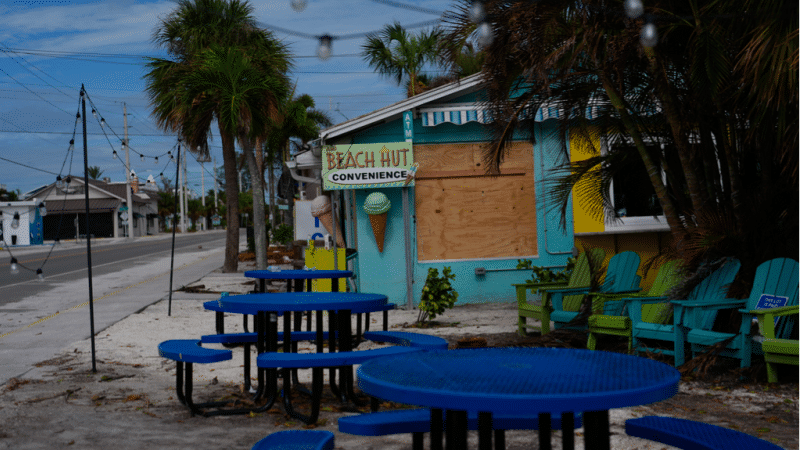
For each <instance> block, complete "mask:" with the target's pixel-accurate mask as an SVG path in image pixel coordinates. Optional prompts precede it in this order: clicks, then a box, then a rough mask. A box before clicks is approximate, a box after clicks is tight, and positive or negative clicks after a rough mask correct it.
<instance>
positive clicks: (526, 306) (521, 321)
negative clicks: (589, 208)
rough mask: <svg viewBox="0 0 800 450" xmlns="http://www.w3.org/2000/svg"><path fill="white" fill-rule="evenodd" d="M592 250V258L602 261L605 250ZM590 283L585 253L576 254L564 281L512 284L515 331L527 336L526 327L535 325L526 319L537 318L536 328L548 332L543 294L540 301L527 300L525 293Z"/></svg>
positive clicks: (548, 324)
mask: <svg viewBox="0 0 800 450" xmlns="http://www.w3.org/2000/svg"><path fill="white" fill-rule="evenodd" d="M590 251H591V252H592V259H594V260H595V261H602V260H603V258H604V257H605V251H604V250H603V249H601V248H595V249H592V250H590ZM590 284H591V271H590V270H589V261H588V257H587V255H586V253H585V252H584V253H581V254H580V255H578V259H577V260H576V261H575V268H574V269H573V270H572V274H571V275H570V277H569V280H568V281H567V282H566V283H523V284H514V285H512V286H514V288H515V289H516V291H517V309H518V311H519V318H518V320H517V332H518V333H519V335H520V336H527V334H528V332H527V329H528V328H532V329H534V330H535V329H536V326H535V325H528V323H527V319H529V318H530V319H537V320H540V321H541V323H542V324H541V327H540V328H539V329H538V330H539V331H540V332H541V334H542V335H545V334H547V333H549V332H550V309H549V306H546V305H547V302H546V301H545V300H546V298H545V295H544V294H542V301H541V302H540V303H533V302H528V299H527V293H528V291H531V292H532V293H534V294H535V293H542V292H543V291H542V289H545V288H554V287H586V286H589V285H590Z"/></svg>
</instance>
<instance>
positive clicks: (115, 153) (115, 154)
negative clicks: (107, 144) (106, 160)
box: [111, 150, 118, 159]
mask: <svg viewBox="0 0 800 450" xmlns="http://www.w3.org/2000/svg"><path fill="white" fill-rule="evenodd" d="M111 156H113V157H114V159H117V157H118V155H117V151H116V150H114V152H113V153H111Z"/></svg>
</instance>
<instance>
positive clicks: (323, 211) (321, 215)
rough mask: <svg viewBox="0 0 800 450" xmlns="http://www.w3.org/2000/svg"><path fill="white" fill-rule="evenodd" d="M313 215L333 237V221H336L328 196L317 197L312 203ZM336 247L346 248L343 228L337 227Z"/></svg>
mask: <svg viewBox="0 0 800 450" xmlns="http://www.w3.org/2000/svg"><path fill="white" fill-rule="evenodd" d="M311 215H312V216H314V217H316V218H318V219H319V221H320V222H321V223H322V226H323V227H325V229H326V230H327V231H328V234H330V235H333V231H332V230H333V221H334V220H336V219H335V218H334V216H333V208H332V207H331V199H330V198H329V197H328V196H327V195H320V196H317V197H316V198H315V199H314V200H313V201H312V202H311ZM336 245H337V246H338V247H341V248H344V247H345V245H344V237H342V227H336Z"/></svg>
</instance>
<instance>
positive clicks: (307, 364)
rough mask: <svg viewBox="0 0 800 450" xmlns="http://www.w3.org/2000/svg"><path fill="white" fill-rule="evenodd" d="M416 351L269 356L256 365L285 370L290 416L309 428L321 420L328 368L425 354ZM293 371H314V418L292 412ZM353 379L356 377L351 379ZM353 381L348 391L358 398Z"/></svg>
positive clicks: (389, 349) (391, 349) (397, 349)
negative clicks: (398, 356) (381, 358)
mask: <svg viewBox="0 0 800 450" xmlns="http://www.w3.org/2000/svg"><path fill="white" fill-rule="evenodd" d="M421 350H422V349H420V348H415V347H384V348H376V349H372V350H361V351H344V352H335V353H278V352H268V353H262V354H260V355H258V358H256V365H257V366H258V367H260V368H262V369H283V405H284V407H285V408H286V412H287V413H288V414H289V415H290V416H292V417H294V418H296V419H299V420H301V421H303V422H305V423H307V424H311V423H315V422H316V421H317V417H319V405H320V400H321V398H322V370H323V369H324V368H326V367H352V366H353V364H361V363H363V362H365V361H369V360H370V359H373V358H378V357H381V356H393V355H399V354H403V353H411V352H418V351H421ZM291 369H312V378H311V379H312V381H311V414H309V415H307V416H306V415H303V414H300V413H298V412H296V411H294V409H293V408H292V400H291V381H290V379H291V377H290V376H289V371H290V370H291ZM350 378H352V377H350ZM352 384H353V383H352V379H349V380H347V383H346V388H347V389H348V391H349V394H350V397H351V398H354V397H355V395H354V394H353V392H352V390H353V386H352Z"/></svg>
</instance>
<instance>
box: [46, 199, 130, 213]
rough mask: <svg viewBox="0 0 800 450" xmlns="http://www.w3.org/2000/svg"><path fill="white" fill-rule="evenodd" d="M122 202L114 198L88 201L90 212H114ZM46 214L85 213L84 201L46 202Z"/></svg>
mask: <svg viewBox="0 0 800 450" xmlns="http://www.w3.org/2000/svg"><path fill="white" fill-rule="evenodd" d="M121 204H122V201H120V200H117V199H115V198H95V199H91V198H90V199H89V211H90V212H110V211H115V210H116V209H117V208H118V207H119V206H120V205H121ZM45 207H47V213H48V214H50V213H53V214H69V213H73V214H74V213H85V212H86V200H48V201H47V202H45Z"/></svg>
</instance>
